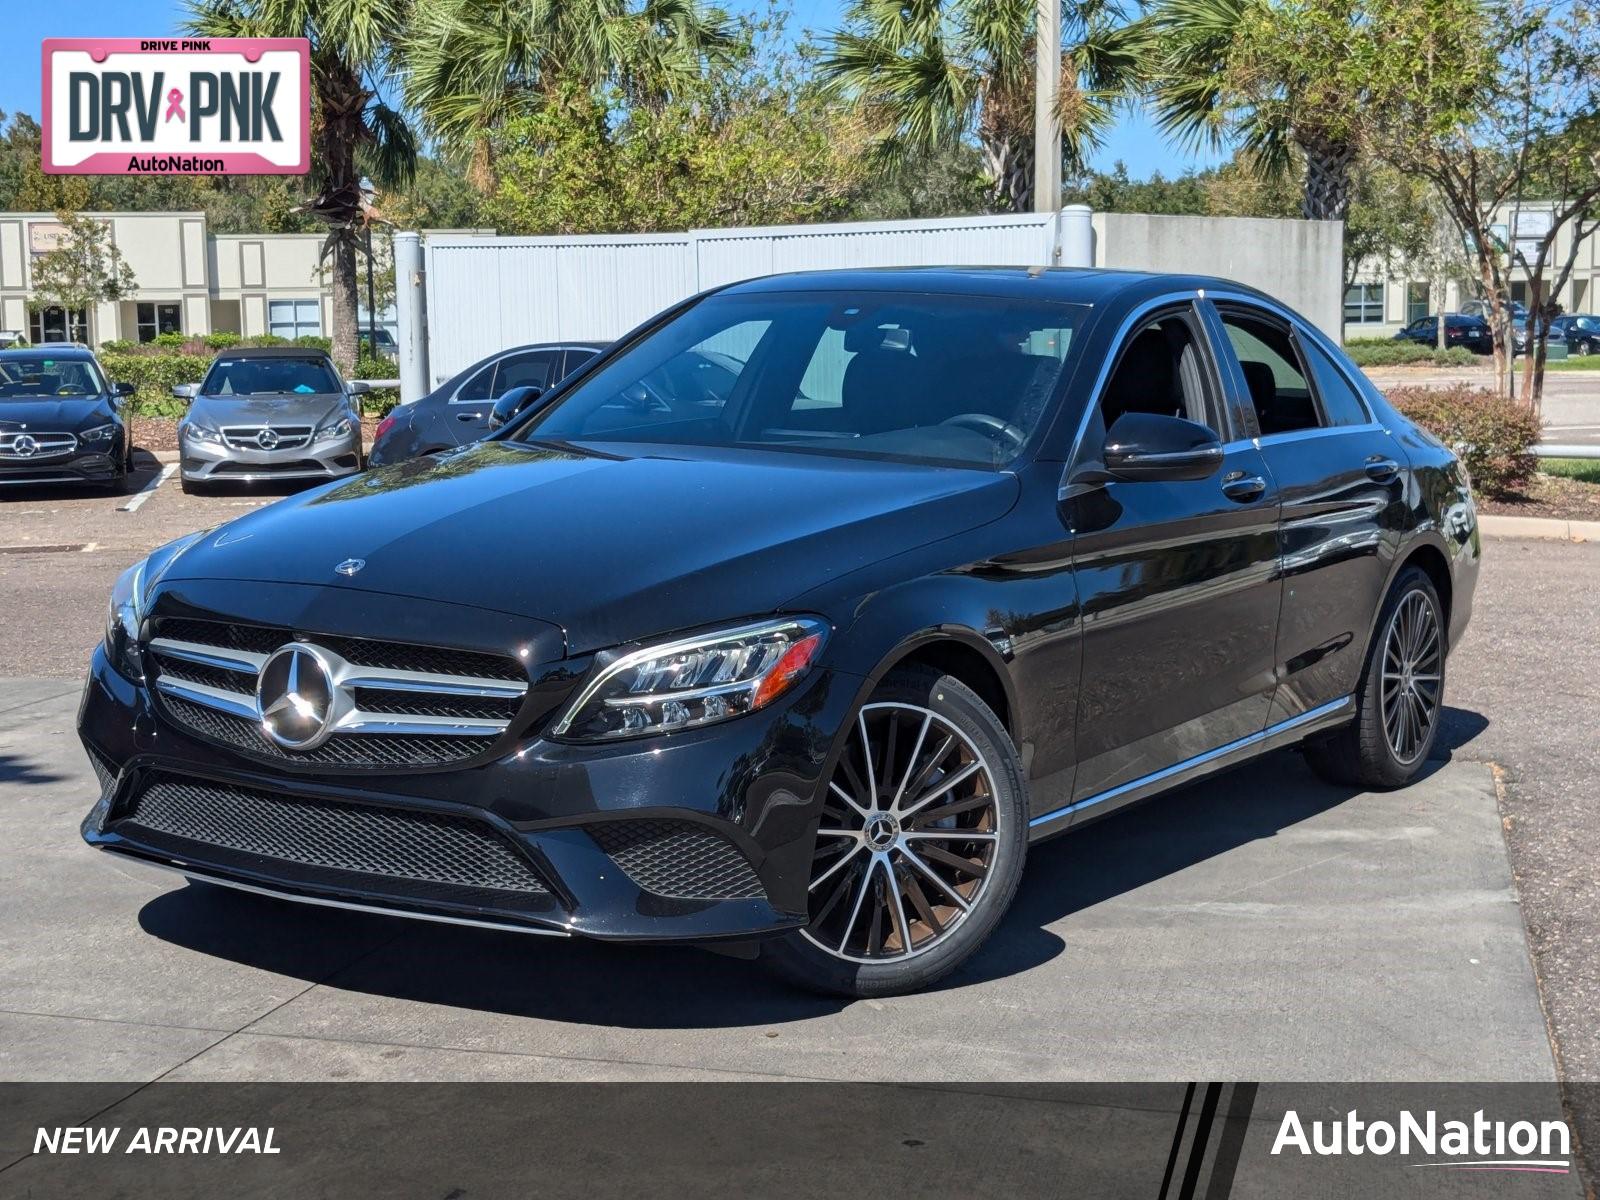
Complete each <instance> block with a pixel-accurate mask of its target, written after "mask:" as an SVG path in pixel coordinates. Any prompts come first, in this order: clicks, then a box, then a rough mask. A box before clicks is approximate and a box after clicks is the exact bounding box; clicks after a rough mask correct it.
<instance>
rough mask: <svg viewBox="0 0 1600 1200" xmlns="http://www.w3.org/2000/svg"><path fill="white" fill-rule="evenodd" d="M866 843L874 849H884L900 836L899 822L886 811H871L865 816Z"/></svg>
mask: <svg viewBox="0 0 1600 1200" xmlns="http://www.w3.org/2000/svg"><path fill="white" fill-rule="evenodd" d="M866 835H867V845H869V846H871V847H872V848H873V849H874V850H886V849H888V848H889V847H890V846H892V845H894V840H895V838H897V837H899V836H900V823H899V822H898V821H896V820H895V819H894V818H893V817H891V816H890V815H889V814H888V813H873V814H872V816H870V817H868V818H867V828H866Z"/></svg>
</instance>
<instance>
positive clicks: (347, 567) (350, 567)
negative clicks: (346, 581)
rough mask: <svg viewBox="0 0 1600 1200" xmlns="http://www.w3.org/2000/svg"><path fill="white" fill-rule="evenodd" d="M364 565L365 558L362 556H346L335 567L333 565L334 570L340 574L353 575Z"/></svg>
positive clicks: (365, 562) (365, 563)
mask: <svg viewBox="0 0 1600 1200" xmlns="http://www.w3.org/2000/svg"><path fill="white" fill-rule="evenodd" d="M366 565H367V560H366V559H364V558H347V559H345V560H344V561H343V562H342V563H340V564H339V565H338V566H337V567H335V568H334V570H335V571H337V572H338V573H339V574H340V575H354V574H355V573H356V572H357V571H359V570H361V568H362V567H364V566H366Z"/></svg>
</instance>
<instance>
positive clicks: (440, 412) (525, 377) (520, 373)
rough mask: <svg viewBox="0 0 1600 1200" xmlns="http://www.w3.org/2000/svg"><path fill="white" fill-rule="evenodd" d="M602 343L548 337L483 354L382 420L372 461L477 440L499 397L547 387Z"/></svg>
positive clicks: (397, 459)
mask: <svg viewBox="0 0 1600 1200" xmlns="http://www.w3.org/2000/svg"><path fill="white" fill-rule="evenodd" d="M603 347H604V343H601V342H548V343H541V344H538V345H531V346H515V347H513V348H511V349H510V350H501V351H500V352H499V353H496V354H491V355H489V357H487V358H481V359H479V360H478V361H477V362H475V363H473V364H472V365H471V366H470V367H468V368H467V369H466V370H464V371H459V372H457V373H456V374H455V375H452V376H451V377H450V378H449V379H447V380H445V382H443V383H441V384H440V385H439V386H438V387H436V388H435V389H434V390H433V391H431V392H429V393H428V394H427V395H426V396H424V397H422V399H420V400H418V401H416V402H415V403H413V404H403V405H401V406H400V407H398V408H396V409H394V410H393V411H392V412H390V413H389V415H388V416H386V417H384V419H383V420H382V421H380V422H378V429H377V432H376V433H374V434H373V436H372V453H371V455H370V456H369V461H370V462H371V463H372V465H373V466H380V465H382V464H384V463H394V462H400V461H401V460H402V459H407V458H416V457H417V456H419V455H422V454H433V453H435V452H436V451H439V450H453V449H454V448H455V447H457V446H461V445H465V444H466V443H468V442H475V441H477V440H478V439H479V438H480V437H482V436H483V435H484V434H486V433H488V432H489V428H490V425H489V418H490V414H491V413H492V411H493V409H494V405H495V401H497V400H498V399H500V397H501V396H503V395H504V394H505V393H507V392H509V391H511V390H512V389H513V388H524V387H529V388H534V389H536V390H537V391H538V392H544V391H547V390H548V389H550V388H552V387H554V386H555V385H556V384H557V383H559V382H560V381H561V380H562V379H564V378H566V376H568V375H570V374H571V373H572V372H573V371H575V370H577V369H578V368H579V367H581V366H582V365H583V364H584V363H586V362H588V361H589V360H590V359H591V358H593V357H594V356H595V355H596V354H598V353H599V352H600V350H601V349H602V348H603Z"/></svg>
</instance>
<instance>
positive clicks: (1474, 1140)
mask: <svg viewBox="0 0 1600 1200" xmlns="http://www.w3.org/2000/svg"><path fill="white" fill-rule="evenodd" d="M1291 1151H1299V1152H1300V1153H1301V1154H1303V1155H1308V1156H1317V1157H1342V1156H1344V1155H1351V1156H1358V1155H1363V1154H1370V1155H1373V1156H1374V1157H1383V1156H1385V1155H1389V1154H1394V1155H1399V1156H1411V1155H1417V1156H1420V1157H1423V1158H1427V1159H1433V1160H1436V1161H1432V1162H1416V1163H1406V1164H1405V1165H1406V1166H1408V1167H1446V1168H1450V1169H1453V1170H1458V1171H1525V1172H1531V1173H1534V1174H1543V1175H1565V1174H1567V1173H1568V1172H1569V1171H1570V1170H1571V1159H1570V1155H1571V1153H1572V1146H1571V1133H1570V1131H1569V1130H1568V1129H1567V1124H1566V1122H1565V1121H1540V1122H1538V1123H1537V1124H1536V1123H1534V1122H1533V1121H1512V1122H1509V1123H1508V1122H1506V1121H1491V1120H1489V1119H1488V1118H1487V1117H1486V1116H1484V1114H1483V1110H1482V1109H1479V1110H1478V1111H1477V1112H1475V1113H1473V1114H1472V1118H1471V1119H1470V1120H1467V1121H1459V1120H1440V1118H1439V1115H1438V1114H1437V1113H1436V1112H1434V1111H1432V1110H1431V1109H1430V1110H1429V1111H1427V1112H1425V1113H1423V1114H1422V1115H1421V1116H1420V1117H1419V1116H1418V1115H1417V1114H1415V1113H1412V1112H1410V1111H1408V1110H1406V1109H1402V1110H1401V1111H1400V1113H1399V1114H1398V1116H1397V1117H1396V1118H1395V1119H1394V1120H1392V1121H1368V1120H1363V1119H1362V1117H1361V1115H1360V1114H1359V1113H1358V1112H1356V1110H1355V1109H1351V1110H1350V1111H1349V1112H1347V1113H1345V1115H1344V1118H1343V1119H1342V1120H1333V1121H1312V1122H1310V1123H1309V1125H1308V1124H1307V1123H1306V1122H1305V1121H1302V1120H1301V1119H1300V1114H1299V1113H1298V1112H1296V1111H1295V1110H1294V1109H1292V1108H1291V1109H1290V1110H1289V1111H1287V1112H1286V1113H1284V1114H1283V1121H1282V1123H1281V1124H1280V1125H1279V1126H1278V1136H1277V1138H1276V1139H1275V1140H1274V1141H1273V1143H1272V1153H1273V1154H1286V1153H1289V1152H1291Z"/></svg>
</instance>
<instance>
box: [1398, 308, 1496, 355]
mask: <svg viewBox="0 0 1600 1200" xmlns="http://www.w3.org/2000/svg"><path fill="white" fill-rule="evenodd" d="M1394 338H1395V341H1397V342H1416V343H1417V344H1418V345H1421V346H1427V347H1429V348H1430V349H1431V348H1437V347H1438V345H1439V318H1438V317H1437V316H1432V317H1418V318H1417V319H1416V320H1415V321H1413V322H1411V324H1409V325H1407V326H1406V327H1405V328H1404V329H1402V330H1401V331H1400V332H1399V333H1397V334H1395V335H1394ZM1444 339H1445V342H1444V344H1445V348H1446V349H1454V348H1455V347H1457V346H1460V347H1462V348H1463V349H1466V350H1471V351H1472V352H1473V353H1474V354H1493V353H1494V334H1493V333H1492V332H1491V331H1490V329H1489V323H1488V322H1487V321H1485V320H1484V319H1483V318H1482V317H1474V316H1467V315H1465V314H1462V313H1446V314H1445V319H1444Z"/></svg>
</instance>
